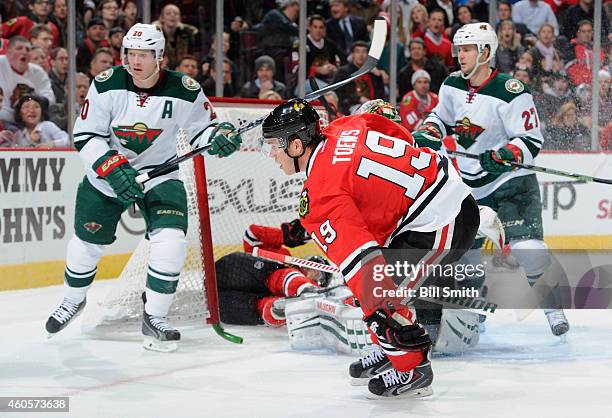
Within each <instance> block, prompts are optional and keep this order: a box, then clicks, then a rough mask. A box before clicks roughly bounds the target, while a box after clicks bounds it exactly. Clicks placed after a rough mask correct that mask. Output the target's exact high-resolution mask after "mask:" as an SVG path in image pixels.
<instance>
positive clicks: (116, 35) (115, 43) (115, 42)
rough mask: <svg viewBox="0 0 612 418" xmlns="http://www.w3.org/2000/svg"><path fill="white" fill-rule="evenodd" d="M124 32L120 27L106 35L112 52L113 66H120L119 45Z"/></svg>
mask: <svg viewBox="0 0 612 418" xmlns="http://www.w3.org/2000/svg"><path fill="white" fill-rule="evenodd" d="M124 36H125V31H124V30H123V28H122V27H121V26H115V27H114V28H112V29H111V30H110V33H109V35H108V38H109V41H110V46H111V50H112V51H113V60H114V64H113V65H121V44H122V43H123V37H124Z"/></svg>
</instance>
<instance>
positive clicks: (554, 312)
mask: <svg viewBox="0 0 612 418" xmlns="http://www.w3.org/2000/svg"><path fill="white" fill-rule="evenodd" d="M544 313H545V314H546V319H548V324H549V325H550V330H551V332H552V333H553V335H555V336H557V337H561V336H562V335H565V333H566V332H567V331H569V329H570V325H569V322H568V321H567V318H566V317H565V314H564V313H563V309H545V310H544Z"/></svg>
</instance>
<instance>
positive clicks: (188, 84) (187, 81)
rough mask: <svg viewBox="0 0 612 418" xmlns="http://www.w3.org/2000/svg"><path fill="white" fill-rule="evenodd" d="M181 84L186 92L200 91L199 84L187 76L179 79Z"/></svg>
mask: <svg viewBox="0 0 612 418" xmlns="http://www.w3.org/2000/svg"><path fill="white" fill-rule="evenodd" d="M181 83H183V86H184V87H185V88H186V89H187V90H192V91H196V90H199V89H200V83H198V82H197V81H195V80H194V79H193V78H191V77H189V76H188V75H184V76H183V78H181Z"/></svg>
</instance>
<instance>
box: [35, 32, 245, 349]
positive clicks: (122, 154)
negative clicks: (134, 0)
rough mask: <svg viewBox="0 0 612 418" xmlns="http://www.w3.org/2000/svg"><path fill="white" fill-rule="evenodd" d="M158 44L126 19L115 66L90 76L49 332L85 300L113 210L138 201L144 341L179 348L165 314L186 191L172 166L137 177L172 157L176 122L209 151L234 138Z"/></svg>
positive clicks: (182, 247) (175, 273) (111, 228)
mask: <svg viewBox="0 0 612 418" xmlns="http://www.w3.org/2000/svg"><path fill="white" fill-rule="evenodd" d="M164 45H165V40H164V36H163V33H162V32H161V31H160V30H159V29H158V28H156V27H155V26H153V25H146V24H136V25H134V26H133V27H132V28H131V29H130V30H129V31H128V33H127V35H126V36H125V37H124V38H123V45H122V48H121V59H122V64H123V65H121V66H116V67H112V68H110V69H108V70H106V71H104V72H102V73H100V74H98V76H97V77H96V78H95V80H94V81H93V82H92V84H91V87H90V89H89V93H88V95H87V99H86V100H85V102H84V104H83V106H82V110H81V113H80V115H79V117H78V119H77V121H76V123H75V127H74V138H75V147H76V148H77V150H78V151H79V154H80V157H81V160H82V162H83V165H84V167H85V171H86V175H85V178H84V179H83V181H82V183H81V184H80V185H79V188H78V191H77V199H76V209H75V225H74V226H75V233H74V235H73V237H72V239H71V240H70V242H69V243H68V248H67V255H66V269H65V294H64V300H63V302H62V303H61V305H60V306H59V307H58V308H57V309H56V310H55V311H54V312H53V313H52V315H51V316H50V317H49V319H48V321H47V324H46V329H47V331H48V332H49V334H50V336H51V335H53V334H55V333H57V332H59V331H60V330H61V329H63V328H64V327H65V326H66V325H67V324H68V323H69V322H70V321H71V320H72V319H74V317H76V316H77V315H78V314H79V313H80V312H81V311H82V310H83V308H84V307H85V303H86V294H87V289H88V288H89V287H90V285H91V283H92V282H93V280H94V277H95V275H96V266H97V264H98V261H99V259H100V257H101V255H102V253H103V251H104V249H105V247H106V246H108V245H109V244H112V243H113V242H114V240H115V231H116V227H117V223H118V222H119V219H120V217H121V214H122V213H123V212H124V211H125V210H126V209H127V208H128V207H129V206H130V205H132V204H136V205H138V206H139V208H140V210H141V212H142V214H143V217H144V218H145V220H146V223H147V237H148V239H149V240H150V243H151V245H150V248H151V249H150V257H149V266H148V273H147V284H146V297H145V295H143V299H145V300H146V303H145V307H144V315H143V324H142V332H143V334H144V335H145V348H147V349H152V350H157V351H173V350H175V349H176V348H177V341H178V340H180V333H179V331H178V330H176V329H174V328H173V327H172V326H171V325H170V324H168V322H167V320H166V316H167V314H168V309H169V308H170V304H171V302H172V298H173V294H174V292H175V290H176V287H177V282H178V277H179V272H180V270H181V267H182V265H183V261H184V259H185V255H186V239H185V234H186V232H187V198H186V192H185V189H184V187H183V183H182V182H181V181H180V180H179V179H178V172H174V173H170V174H167V175H164V176H161V177H158V178H155V179H153V180H151V181H149V182H148V183H146V184H145V185H144V188H143V187H142V186H141V185H140V184H138V183H137V182H136V180H135V178H136V176H137V174H138V173H143V172H147V171H149V170H151V169H153V168H155V167H156V166H158V165H160V164H162V163H164V162H166V161H167V160H169V159H171V158H172V157H174V156H176V138H177V133H178V131H179V128H182V129H183V130H185V131H186V133H187V136H188V138H189V141H190V145H191V146H193V147H195V146H202V145H204V144H206V143H212V147H211V149H210V150H209V153H210V154H212V155H219V156H228V155H230V154H231V153H232V152H234V151H235V150H236V149H238V147H239V146H240V143H241V138H240V136H239V135H238V134H237V132H236V130H235V128H234V126H233V125H232V124H230V123H227V122H220V121H218V120H217V118H216V115H215V112H214V109H213V107H212V105H211V103H210V102H209V101H208V99H207V98H206V96H205V95H204V93H203V92H202V89H201V87H200V85H199V84H198V83H197V82H196V81H195V80H193V79H192V78H191V77H189V76H186V75H182V74H180V73H178V72H174V71H169V70H165V69H161V67H160V64H161V61H162V59H163V55H164Z"/></svg>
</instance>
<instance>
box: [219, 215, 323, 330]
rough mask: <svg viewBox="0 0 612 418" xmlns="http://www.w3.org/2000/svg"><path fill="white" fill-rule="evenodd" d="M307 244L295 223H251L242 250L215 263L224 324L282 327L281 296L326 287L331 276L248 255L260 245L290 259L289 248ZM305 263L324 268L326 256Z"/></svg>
mask: <svg viewBox="0 0 612 418" xmlns="http://www.w3.org/2000/svg"><path fill="white" fill-rule="evenodd" d="M308 241H310V236H309V235H308V234H307V233H306V231H305V230H304V228H303V227H302V225H301V224H300V221H299V219H295V220H294V221H292V222H287V223H283V224H281V227H280V228H276V227H271V226H262V225H255V224H252V225H249V227H248V228H247V230H246V231H245V234H244V240H243V247H244V251H245V252H234V253H231V254H228V255H225V256H223V257H221V258H220V259H219V260H218V261H217V262H216V263H215V271H216V277H217V286H218V290H219V313H220V316H221V320H222V321H223V322H224V323H227V324H235V325H258V324H261V323H263V324H266V325H268V326H271V327H280V326H283V325H285V324H286V318H285V309H284V307H285V304H284V302H285V298H294V297H297V296H302V295H305V294H307V293H309V292H312V291H315V290H317V289H319V288H322V287H323V288H324V287H327V286H328V285H329V284H330V282H331V280H332V276H333V274H332V273H324V272H321V271H317V270H313V269H309V268H304V267H294V266H287V265H285V264H281V263H278V262H275V261H270V260H267V259H263V258H259V257H255V256H253V255H251V254H250V253H251V252H253V248H255V247H259V248H261V249H265V250H268V251H273V252H275V253H280V254H286V255H289V254H290V252H289V250H288V248H294V247H298V246H301V245H304V244H305V243H306V242H308ZM309 260H312V261H316V262H318V263H322V264H327V265H329V262H328V261H327V260H326V259H325V258H324V257H319V256H311V257H309Z"/></svg>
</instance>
